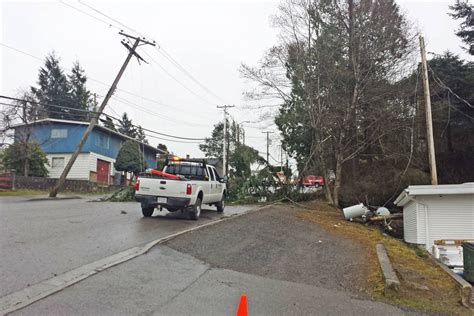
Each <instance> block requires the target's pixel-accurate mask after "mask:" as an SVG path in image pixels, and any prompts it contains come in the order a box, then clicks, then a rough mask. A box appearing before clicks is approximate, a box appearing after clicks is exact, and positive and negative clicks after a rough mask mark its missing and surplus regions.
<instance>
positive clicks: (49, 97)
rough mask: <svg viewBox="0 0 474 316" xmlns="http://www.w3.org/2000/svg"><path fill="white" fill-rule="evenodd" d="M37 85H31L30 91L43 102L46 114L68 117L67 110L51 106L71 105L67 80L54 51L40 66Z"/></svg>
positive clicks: (52, 116) (54, 116)
mask: <svg viewBox="0 0 474 316" xmlns="http://www.w3.org/2000/svg"><path fill="white" fill-rule="evenodd" d="M38 86H39V87H38V88H37V87H31V92H32V93H33V95H34V97H35V98H36V99H37V100H38V102H40V103H42V104H43V107H44V109H45V112H46V115H47V116H48V117H51V118H60V119H68V118H70V117H69V113H68V111H67V110H65V109H62V108H58V107H54V106H51V105H59V106H66V107H70V106H71V99H70V94H69V84H68V80H67V77H66V75H65V74H64V71H63V69H61V67H60V65H59V58H58V57H56V55H55V54H54V52H53V53H51V54H49V55H48V56H47V57H46V59H45V64H44V66H43V67H41V68H40V71H39V75H38Z"/></svg>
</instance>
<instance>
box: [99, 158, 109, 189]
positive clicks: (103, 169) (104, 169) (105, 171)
mask: <svg viewBox="0 0 474 316" xmlns="http://www.w3.org/2000/svg"><path fill="white" fill-rule="evenodd" d="M109 170H110V162H107V161H104V160H100V159H97V182H100V183H107V184H109V173H110V172H109Z"/></svg>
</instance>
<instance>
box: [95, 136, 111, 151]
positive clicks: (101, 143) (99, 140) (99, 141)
mask: <svg viewBox="0 0 474 316" xmlns="http://www.w3.org/2000/svg"><path fill="white" fill-rule="evenodd" d="M109 142H110V137H109V135H107V134H104V133H97V135H96V138H95V145H96V146H97V147H102V148H106V149H108V148H109Z"/></svg>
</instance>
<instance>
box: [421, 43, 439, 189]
mask: <svg viewBox="0 0 474 316" xmlns="http://www.w3.org/2000/svg"><path fill="white" fill-rule="evenodd" d="M420 52H421V67H422V78H423V91H424V94H425V112H426V138H427V143H428V155H429V164H430V173H431V184H432V185H437V184H438V175H437V173H436V156H435V148H434V138H433V120H432V117H431V98H430V85H429V82H428V66H427V63H426V51H425V40H424V39H423V36H421V35H420Z"/></svg>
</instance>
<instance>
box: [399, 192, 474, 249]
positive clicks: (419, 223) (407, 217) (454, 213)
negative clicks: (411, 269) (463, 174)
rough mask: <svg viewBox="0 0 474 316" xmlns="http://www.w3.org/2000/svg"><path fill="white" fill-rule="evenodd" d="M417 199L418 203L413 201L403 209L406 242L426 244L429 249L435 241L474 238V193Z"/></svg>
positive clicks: (417, 197)
mask: <svg viewBox="0 0 474 316" xmlns="http://www.w3.org/2000/svg"><path fill="white" fill-rule="evenodd" d="M414 198H415V200H416V203H415V202H413V201H410V202H409V203H407V204H406V205H405V206H404V208H403V213H404V215H403V224H404V235H405V236H404V239H405V241H407V242H410V243H415V244H425V246H426V248H427V249H428V248H429V247H430V246H431V245H433V243H434V241H435V240H453V239H454V240H474V195H473V194H459V195H442V196H439V195H431V196H416V197H414ZM413 205H415V210H414V209H413ZM413 214H416V216H414V215H413ZM414 219H415V220H416V227H414V225H413V220H414ZM414 230H416V231H417V232H416V233H414Z"/></svg>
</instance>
